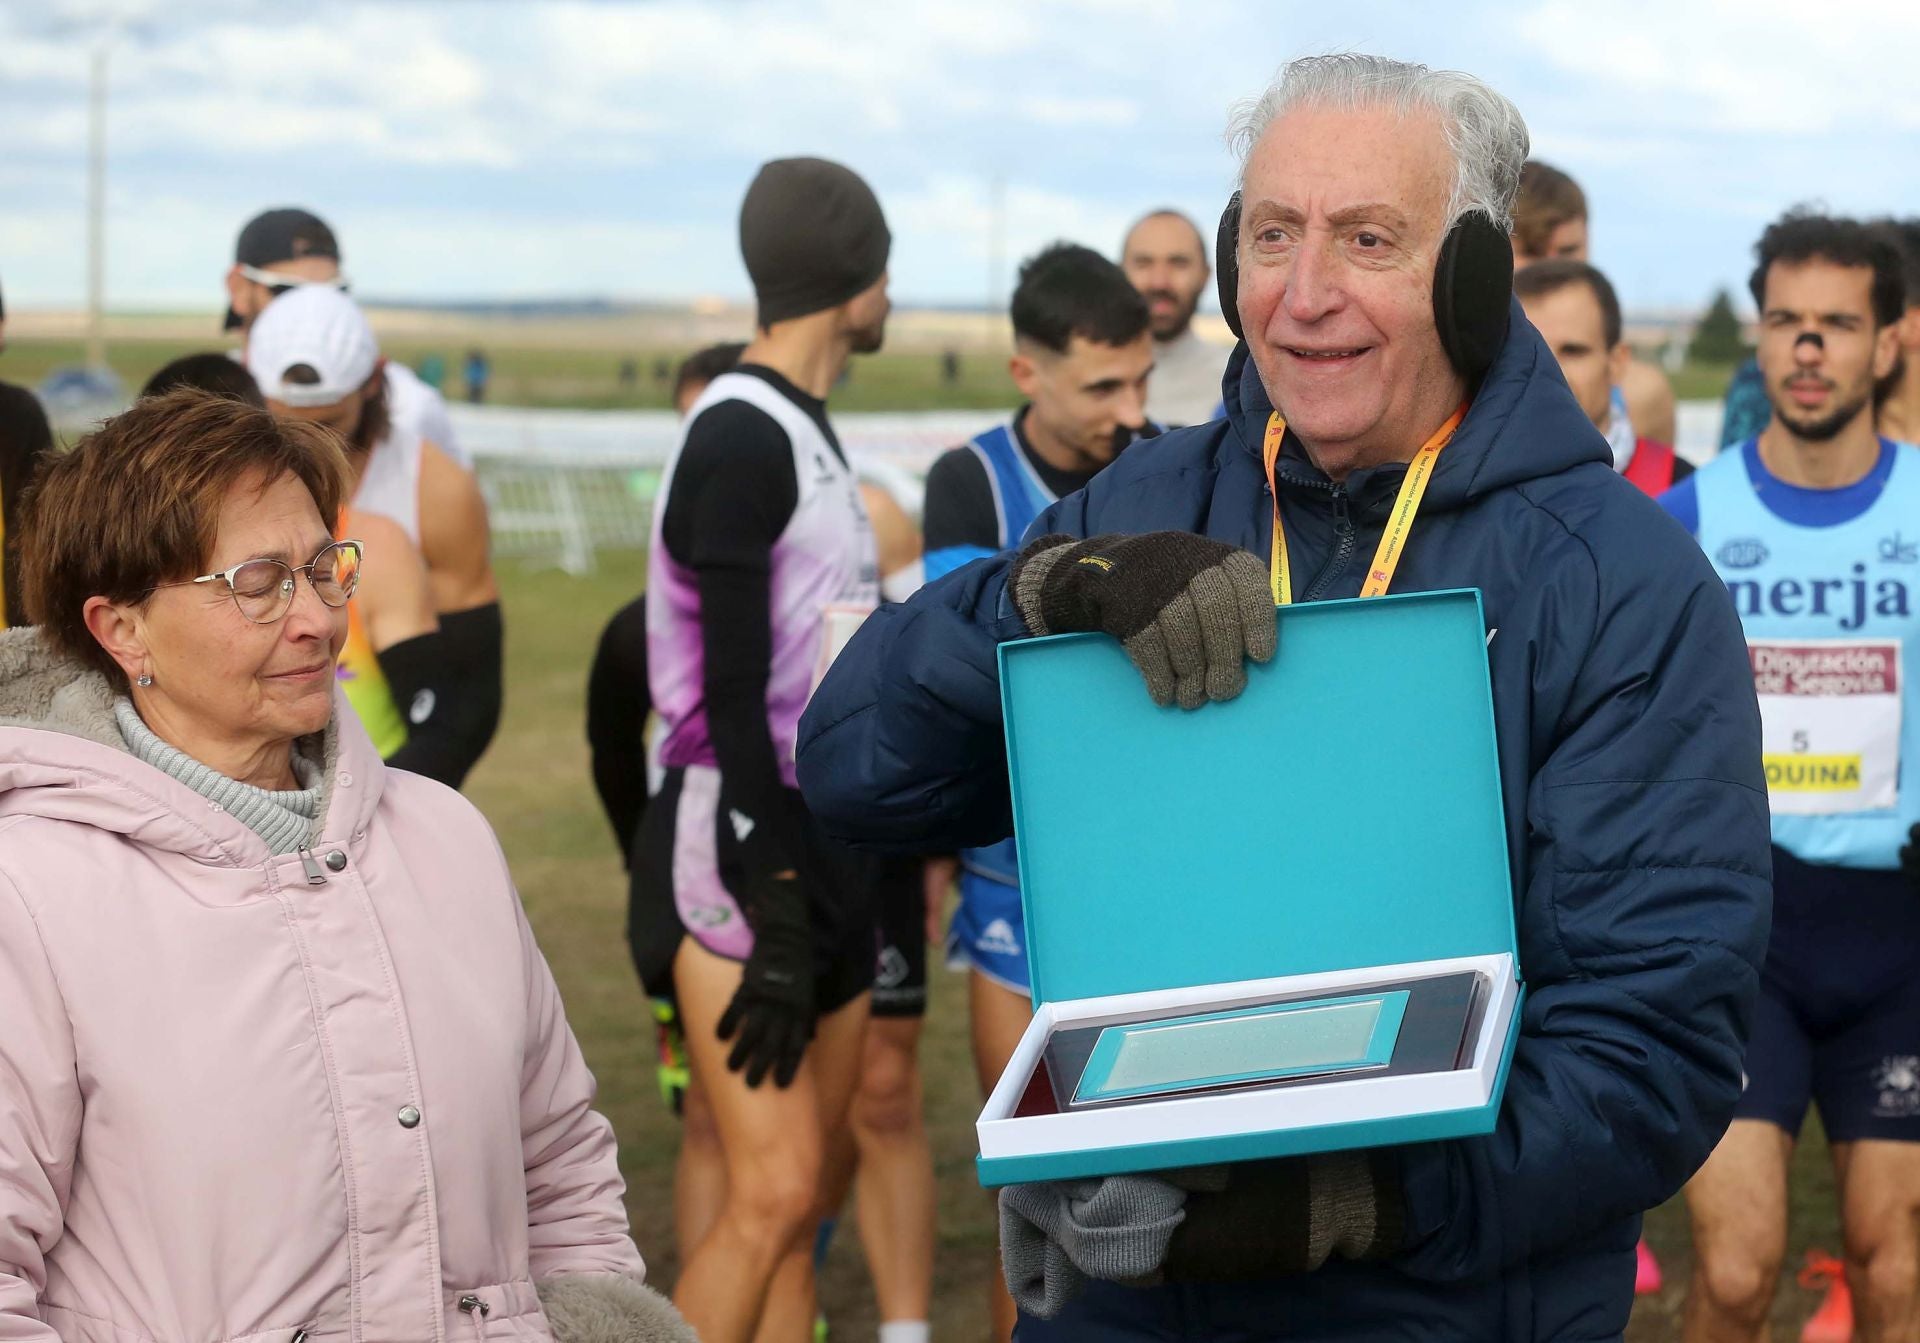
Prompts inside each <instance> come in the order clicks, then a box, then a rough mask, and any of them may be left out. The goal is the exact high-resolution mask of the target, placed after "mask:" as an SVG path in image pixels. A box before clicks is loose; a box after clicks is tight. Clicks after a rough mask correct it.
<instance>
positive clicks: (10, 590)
mask: <svg viewBox="0 0 1920 1343" xmlns="http://www.w3.org/2000/svg"><path fill="white" fill-rule="evenodd" d="M6 332H7V310H6V305H5V303H4V302H3V301H0V351H5V349H6V348H7V340H6ZM52 451H53V429H52V427H51V426H50V425H49V424H48V423H47V412H46V411H45V410H44V409H43V408H42V407H41V405H40V399H39V398H38V397H36V396H35V395H34V394H33V393H32V392H30V391H28V390H27V389H26V388H24V387H16V386H14V385H13V384H12V383H10V382H0V628H4V627H5V626H6V624H7V613H8V612H9V611H11V612H13V613H14V614H15V616H16V618H17V617H18V616H19V614H20V611H21V606H20V590H19V587H18V578H17V576H16V574H15V572H14V566H13V564H12V560H13V544H14V543H13V541H12V540H11V539H10V538H12V537H17V536H18V535H19V533H18V531H17V529H16V528H15V526H14V519H15V518H17V517H18V516H19V513H20V496H21V495H22V494H24V493H25V492H26V488H27V483H28V482H29V481H31V480H32V479H33V470H34V467H36V466H37V465H39V462H40V459H41V458H42V457H44V456H45V455H46V454H48V453H50V452H52Z"/></svg>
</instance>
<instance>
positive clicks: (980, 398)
mask: <svg viewBox="0 0 1920 1343" xmlns="http://www.w3.org/2000/svg"><path fill="white" fill-rule="evenodd" d="M231 343H232V342H231V341H228V340H224V339H222V338H221V337H220V336H219V334H218V333H217V332H216V331H214V330H213V329H212V327H211V325H210V326H209V329H208V334H207V338H206V339H205V340H179V339H165V340H119V341H115V342H114V343H113V344H112V345H110V346H109V347H108V351H107V363H108V365H109V366H110V367H111V368H112V369H113V371H114V372H115V373H116V374H118V375H119V377H120V380H121V382H122V383H123V384H125V386H126V390H127V392H128V394H129V395H131V394H133V393H135V392H137V391H139V390H140V387H141V386H142V384H144V383H145V382H146V380H147V379H148V378H149V377H151V376H153V373H154V371H155V370H156V369H158V368H160V367H161V366H162V365H163V364H166V363H167V362H169V361H170V360H173V359H176V358H178V357H179V356H181V355H183V354H194V353H197V352H200V351H204V350H218V349H224V348H226V347H227V346H228V345H230V344H231ZM382 344H383V348H384V352H385V353H386V354H387V356H388V357H389V358H392V359H398V360H400V361H401V362H403V363H406V364H409V365H411V366H413V367H414V368H416V369H418V368H419V367H420V365H421V362H422V361H423V360H424V359H425V358H426V356H427V355H429V354H438V355H439V356H440V357H441V359H442V360H443V361H444V362H445V365H446V370H447V373H446V378H445V380H444V382H443V390H444V391H445V393H446V395H447V396H448V397H449V399H453V398H457V397H460V396H464V395H465V390H464V387H465V385H464V384H463V383H462V382H461V381H460V358H461V356H462V354H463V353H464V347H463V346H462V345H460V344H457V343H453V342H441V343H439V344H434V345H426V344H418V343H413V342H409V341H406V340H387V341H384V342H383V343H382ZM689 353H691V350H690V349H689V348H679V349H665V348H659V349H635V350H632V351H619V350H607V349H564V348H553V347H549V346H512V345H499V346H495V345H488V346H487V355H488V358H489V359H490V360H491V361H492V366H493V376H492V382H491V384H490V386H489V388H488V392H487V399H488V400H489V401H490V402H492V403H494V404H496V405H509V406H541V407H570V408H577V409H583V410H608V409H621V410H661V409H666V408H669V407H671V406H672V404H673V381H672V377H673V374H672V370H673V369H674V368H675V367H677V366H678V364H679V361H680V360H681V359H682V358H684V357H685V356H686V355H687V354H689ZM627 360H632V361H633V363H634V366H635V372H636V373H637V375H638V376H637V379H636V380H635V381H634V383H633V384H632V385H630V386H627V385H622V383H621V380H620V366H621V364H622V363H623V362H625V361H627ZM84 362H85V358H84V347H83V346H82V344H81V342H79V341H77V340H49V339H26V338H10V339H9V340H8V341H7V352H6V355H5V357H4V358H3V359H0V376H4V377H5V378H6V380H7V381H9V382H16V383H22V384H25V385H27V386H33V385H37V384H38V383H39V381H40V379H41V378H43V377H45V376H46V374H47V373H48V372H49V371H51V370H52V369H56V368H64V367H71V366H74V365H78V364H82V363H84ZM663 365H664V367H665V369H666V372H665V375H664V376H661V367H662V366H663ZM1018 400H1019V395H1018V393H1017V392H1015V391H1014V387H1013V383H1012V382H1011V380H1009V379H1008V377H1007V369H1006V359H1005V358H1004V357H1003V356H1000V355H997V354H990V353H988V352H985V351H982V350H977V349H975V350H967V351H964V352H962V353H961V355H960V376H959V378H958V380H957V381H956V382H954V383H952V384H948V383H947V382H945V381H944V379H943V378H942V376H941V367H940V355H939V353H938V352H936V351H906V352H901V353H891V352H889V353H882V354H877V355H871V356H868V357H865V358H861V359H858V360H856V361H854V364H853V366H852V367H851V369H850V370H849V371H848V376H847V380H846V382H845V383H844V384H843V385H842V386H840V387H839V388H837V389H835V391H834V394H833V408H834V410H835V411H836V412H845V411H878V410H892V411H897V410H931V409H955V410H976V409H977V410H1001V409H1004V408H1005V407H1007V406H1010V405H1012V404H1014V403H1015V402H1016V401H1018Z"/></svg>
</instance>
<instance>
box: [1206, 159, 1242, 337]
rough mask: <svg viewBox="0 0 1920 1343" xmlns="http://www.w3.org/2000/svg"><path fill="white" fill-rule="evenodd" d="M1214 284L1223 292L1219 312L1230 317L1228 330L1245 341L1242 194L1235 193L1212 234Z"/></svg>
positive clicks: (1228, 318) (1227, 317) (1225, 316)
mask: <svg viewBox="0 0 1920 1343" xmlns="http://www.w3.org/2000/svg"><path fill="white" fill-rule="evenodd" d="M1213 283H1214V284H1215V286H1217V287H1218V290H1219V293H1220V315H1221V316H1222V317H1224V318H1226V319H1227V330H1229V331H1231V332H1233V338H1234V339H1235V340H1245V339H1246V338H1247V333H1246V332H1244V331H1242V330H1241V329H1240V193H1239V192H1237V191H1236V192H1234V193H1233V197H1232V199H1230V200H1229V201H1228V202H1227V208H1226V209H1225V210H1223V211H1221V213H1220V228H1219V230H1218V231H1217V232H1216V233H1215V234H1214V235H1213Z"/></svg>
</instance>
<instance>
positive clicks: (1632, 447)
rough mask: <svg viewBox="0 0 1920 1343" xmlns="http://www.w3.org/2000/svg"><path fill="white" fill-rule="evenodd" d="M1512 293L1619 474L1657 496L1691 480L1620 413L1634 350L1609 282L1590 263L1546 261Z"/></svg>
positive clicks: (1668, 452)
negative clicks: (1618, 398) (1623, 379)
mask: <svg viewBox="0 0 1920 1343" xmlns="http://www.w3.org/2000/svg"><path fill="white" fill-rule="evenodd" d="M1513 291H1514V293H1516V294H1518V295H1519V296H1520V304H1521V306H1522V307H1523V308H1524V309H1525V310H1526V314H1527V320H1528V321H1529V322H1532V323H1533V325H1534V327H1535V329H1537V330H1538V331H1539V332H1540V337H1541V339H1542V340H1544V341H1546V342H1547V348H1548V349H1549V350H1552V351H1553V357H1554V358H1555V359H1556V360H1558V361H1559V364H1560V373H1561V376H1562V377H1564V378H1566V380H1567V386H1568V388H1570V389H1571V390H1572V392H1573V399H1574V400H1576V401H1578V402H1579V403H1580V409H1581V410H1584V411H1585V412H1586V413H1587V417H1588V418H1589V419H1591V420H1592V421H1593V423H1594V427H1595V428H1597V429H1599V431H1600V432H1601V433H1603V434H1605V435H1606V436H1607V446H1609V447H1610V448H1612V449H1613V466H1614V469H1615V470H1616V471H1618V472H1620V474H1621V475H1623V476H1625V477H1626V478H1627V479H1628V480H1630V481H1632V482H1633V483H1634V484H1635V485H1637V486H1639V487H1640V489H1641V490H1642V491H1644V492H1645V493H1647V494H1651V495H1654V496H1658V495H1661V494H1664V493H1665V492H1666V491H1667V490H1668V489H1669V488H1670V487H1671V486H1672V485H1673V484H1674V482H1675V481H1680V480H1685V479H1686V478H1687V477H1688V476H1690V475H1692V474H1693V467H1692V466H1691V465H1690V464H1689V463H1688V462H1687V461H1686V460H1685V459H1684V458H1682V457H1680V456H1679V455H1678V454H1677V453H1675V452H1674V450H1673V444H1671V443H1661V442H1659V441H1657V440H1655V439H1650V438H1642V437H1636V436H1635V434H1634V432H1633V425H1632V424H1631V423H1630V422H1629V421H1628V420H1627V418H1626V417H1625V416H1624V415H1621V414H1620V413H1619V407H1618V405H1617V403H1616V402H1615V399H1614V396H1613V389H1614V388H1615V387H1616V386H1618V385H1619V382H1620V376H1621V372H1622V370H1623V369H1625V368H1626V366H1627V364H1628V363H1629V362H1630V361H1631V360H1632V359H1633V351H1632V350H1630V349H1628V348H1627V343H1626V341H1625V340H1623V339H1621V335H1620V300H1619V299H1618V298H1617V297H1616V296H1615V295H1614V292H1613V286H1612V285H1611V284H1609V283H1608V282H1607V277H1606V276H1604V275H1602V274H1601V273H1600V272H1599V271H1598V270H1595V269H1594V268H1593V267H1592V266H1589V265H1588V264H1587V263H1586V262H1584V261H1572V260H1566V259H1557V260H1553V261H1541V262H1537V263H1535V264H1534V265H1531V266H1528V267H1527V268H1526V269H1525V270H1523V271H1521V272H1519V273H1518V274H1516V275H1515V276H1514V277H1513Z"/></svg>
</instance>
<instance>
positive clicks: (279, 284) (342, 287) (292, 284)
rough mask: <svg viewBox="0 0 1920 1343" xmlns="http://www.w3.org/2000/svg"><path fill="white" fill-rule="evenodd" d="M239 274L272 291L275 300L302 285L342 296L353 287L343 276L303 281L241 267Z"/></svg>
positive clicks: (272, 271)
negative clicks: (321, 288)
mask: <svg viewBox="0 0 1920 1343" xmlns="http://www.w3.org/2000/svg"><path fill="white" fill-rule="evenodd" d="M240 273H241V274H242V275H244V276H245V277H246V278H247V279H249V280H252V281H253V282H254V283H255V284H259V285H265V286H266V287H267V288H268V289H270V290H272V291H273V296H274V297H275V298H279V297H280V296H281V295H282V294H284V293H286V292H287V291H288V290H289V289H298V288H300V287H301V286H302V285H309V284H317V285H324V286H325V287H326V288H328V289H338V290H339V291H340V292H341V293H343V294H344V293H347V292H349V291H350V290H351V289H352V288H353V286H352V285H351V284H349V283H348V282H347V277H346V276H344V275H336V276H334V277H333V278H332V279H331V280H303V279H301V278H299V277H298V276H295V275H286V274H283V273H282V272H280V271H275V270H261V269H260V268H259V267H258V266H242V267H240Z"/></svg>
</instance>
